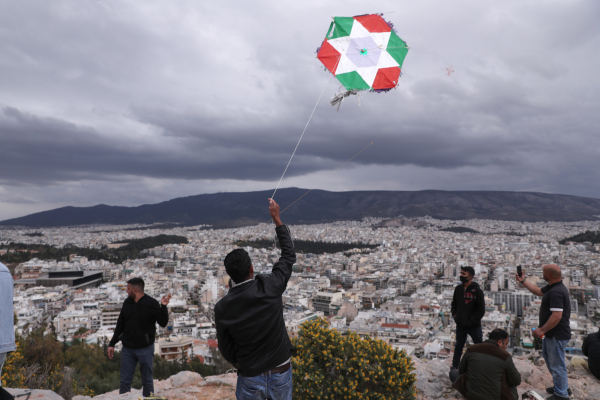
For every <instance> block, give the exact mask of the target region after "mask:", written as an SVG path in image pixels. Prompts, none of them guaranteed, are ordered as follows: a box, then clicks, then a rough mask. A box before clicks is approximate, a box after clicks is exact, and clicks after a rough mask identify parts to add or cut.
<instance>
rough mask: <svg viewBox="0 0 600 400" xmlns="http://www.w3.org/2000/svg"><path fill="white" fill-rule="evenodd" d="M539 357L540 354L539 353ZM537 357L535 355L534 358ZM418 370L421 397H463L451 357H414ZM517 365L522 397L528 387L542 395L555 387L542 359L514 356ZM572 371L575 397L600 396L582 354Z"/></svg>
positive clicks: (598, 383)
mask: <svg viewBox="0 0 600 400" xmlns="http://www.w3.org/2000/svg"><path fill="white" fill-rule="evenodd" d="M538 357H539V356H538ZM532 358H533V359H534V360H536V357H532ZM413 361H414V363H415V367H416V373H417V390H418V391H419V392H418V396H417V399H418V400H426V399H427V400H429V399H432V400H435V399H462V398H463V396H461V395H460V394H459V393H458V392H457V391H456V390H454V389H453V388H452V385H451V383H450V379H449V378H448V372H449V371H450V366H451V365H452V361H451V360H450V359H448V360H419V359H417V358H415V359H413ZM513 361H514V363H515V366H516V367H517V369H518V370H519V372H520V373H521V384H520V385H519V387H518V391H519V398H520V396H521V395H522V394H523V393H525V392H527V391H528V390H535V391H536V392H537V393H538V394H540V395H542V396H543V397H546V396H548V395H547V394H546V387H549V386H552V376H551V375H550V373H549V372H548V368H546V365H545V362H544V359H543V358H539V359H537V360H536V362H533V361H532V360H530V359H529V358H528V356H519V357H513ZM567 369H568V371H569V386H570V387H571V390H572V391H573V398H574V399H577V400H586V399H600V380H598V379H596V378H595V377H594V376H593V375H592V374H591V373H590V372H589V370H588V369H587V362H586V361H585V360H583V359H582V358H580V357H573V360H572V361H571V362H569V363H568V364H567Z"/></svg>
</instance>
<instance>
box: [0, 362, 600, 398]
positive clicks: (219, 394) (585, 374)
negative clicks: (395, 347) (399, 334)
mask: <svg viewBox="0 0 600 400" xmlns="http://www.w3.org/2000/svg"><path fill="white" fill-rule="evenodd" d="M535 358H537V359H538V361H537V362H536V363H532V362H531V361H530V360H529V359H528V357H526V356H521V357H515V358H514V362H515V366H516V367H517V369H518V370H519V372H520V373H521V384H520V385H519V386H518V391H519V398H520V396H521V395H522V394H523V393H525V392H526V391H528V390H532V389H533V390H535V391H536V392H537V393H540V394H544V395H545V390H544V389H545V387H546V386H550V385H552V377H551V376H550V373H549V372H548V369H547V368H546V366H545V365H544V360H543V359H541V357H540V355H539V354H536V357H535ZM413 362H414V363H415V368H416V370H415V373H416V375H417V390H418V395H417V400H436V399H437V400H442V399H457V398H462V396H461V395H460V394H458V392H457V391H456V390H454V389H452V388H451V383H450V380H449V379H448V371H449V370H450V365H451V362H450V359H448V360H420V359H417V358H413ZM567 369H568V371H569V386H570V387H571V389H572V390H573V395H574V397H573V398H575V399H592V398H597V397H596V396H597V394H598V393H599V392H600V381H598V380H597V379H596V378H594V377H593V376H592V375H591V374H590V373H589V371H588V370H587V363H585V362H584V364H583V365H573V363H571V362H569V363H568V364H567ZM236 378H237V377H236V376H235V374H232V373H230V374H227V375H218V376H208V377H206V378H203V377H201V376H200V375H199V374H196V373H194V372H190V371H183V372H180V373H178V374H177V375H174V376H171V377H170V378H168V379H165V380H162V381H159V380H155V381H154V388H155V390H156V394H157V395H159V396H165V397H167V398H168V399H169V400H203V399H215V400H216V399H221V400H225V399H235V388H236V381H237V379H236ZM8 391H9V392H11V393H12V394H13V395H23V394H24V393H27V392H32V393H31V396H30V400H64V399H63V398H62V397H60V396H59V395H57V394H56V393H54V392H51V391H49V390H33V391H28V390H27V391H25V390H22V389H8ZM118 393H119V391H118V390H115V391H112V392H109V393H105V394H102V395H99V396H95V397H94V399H97V400H137V399H138V397H140V396H141V395H142V391H141V390H139V389H132V391H131V393H127V394H123V395H119V394H118ZM543 397H545V396H543ZM300 399H301V400H302V398H301V397H300ZM72 400H91V398H90V397H85V396H75V397H73V399H72Z"/></svg>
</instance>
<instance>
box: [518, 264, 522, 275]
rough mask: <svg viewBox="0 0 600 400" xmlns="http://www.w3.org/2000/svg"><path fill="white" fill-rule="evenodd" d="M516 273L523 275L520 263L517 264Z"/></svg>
mask: <svg viewBox="0 0 600 400" xmlns="http://www.w3.org/2000/svg"><path fill="white" fill-rule="evenodd" d="M517 275H519V276H523V269H522V268H521V266H520V265H517Z"/></svg>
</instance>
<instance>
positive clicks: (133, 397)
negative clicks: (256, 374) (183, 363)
mask: <svg viewBox="0 0 600 400" xmlns="http://www.w3.org/2000/svg"><path fill="white" fill-rule="evenodd" d="M236 382H237V376H236V375H235V374H228V375H217V376H207V377H206V378H203V377H202V376H201V375H200V374H197V373H195V372H190V371H183V372H180V373H178V374H177V375H173V376H172V377H170V378H169V379H165V380H164V381H158V380H155V381H154V390H155V392H156V393H155V394H157V395H159V396H164V397H166V398H168V399H169V400H229V399H235V386H236ZM7 390H8V391H9V392H10V393H11V394H12V395H13V396H17V395H20V396H19V397H17V398H16V399H15V400H63V398H62V397H60V396H59V395H57V394H56V393H54V392H52V391H49V390H23V389H7ZM29 393H31V395H30V396H29V398H27V396H26V394H29ZM24 394H25V396H23V395H24ZM138 398H142V391H141V390H137V389H132V390H131V392H130V393H126V394H122V395H120V394H119V391H118V390H114V391H112V392H108V393H104V394H101V395H98V396H94V400H138ZM73 400H91V397H88V396H75V397H73Z"/></svg>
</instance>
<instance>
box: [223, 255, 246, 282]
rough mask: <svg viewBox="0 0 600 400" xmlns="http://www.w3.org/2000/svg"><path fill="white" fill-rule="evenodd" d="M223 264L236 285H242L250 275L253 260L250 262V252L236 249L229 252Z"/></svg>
mask: <svg viewBox="0 0 600 400" xmlns="http://www.w3.org/2000/svg"><path fill="white" fill-rule="evenodd" d="M223 263H224V264H225V271H227V275H229V277H230V278H231V280H232V281H234V282H235V283H242V282H243V281H245V280H246V279H247V278H248V275H250V267H251V266H252V260H250V256H249V255H248V252H247V251H246V250H244V249H235V250H233V251H231V252H229V254H227V256H226V257H225V260H223Z"/></svg>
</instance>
